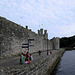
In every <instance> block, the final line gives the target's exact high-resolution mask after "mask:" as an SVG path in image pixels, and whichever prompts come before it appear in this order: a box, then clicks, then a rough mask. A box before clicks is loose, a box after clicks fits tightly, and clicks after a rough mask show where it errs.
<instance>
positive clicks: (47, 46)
mask: <svg viewBox="0 0 75 75" xmlns="http://www.w3.org/2000/svg"><path fill="white" fill-rule="evenodd" d="M47 55H48V39H47Z"/></svg>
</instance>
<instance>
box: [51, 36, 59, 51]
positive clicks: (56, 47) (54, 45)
mask: <svg viewBox="0 0 75 75" xmlns="http://www.w3.org/2000/svg"><path fill="white" fill-rule="evenodd" d="M52 44H53V49H55V50H58V49H59V38H58V37H56V38H55V37H54V38H53V41H52Z"/></svg>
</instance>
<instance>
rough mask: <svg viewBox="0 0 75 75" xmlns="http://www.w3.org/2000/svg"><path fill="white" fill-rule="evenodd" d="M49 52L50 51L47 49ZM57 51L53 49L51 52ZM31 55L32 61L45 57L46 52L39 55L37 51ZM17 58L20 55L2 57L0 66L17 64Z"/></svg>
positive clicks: (18, 58)
mask: <svg viewBox="0 0 75 75" xmlns="http://www.w3.org/2000/svg"><path fill="white" fill-rule="evenodd" d="M49 52H50V51H49ZM56 52H57V51H53V52H52V53H53V54H54V53H56ZM32 56H33V59H34V60H33V62H34V61H36V60H40V59H42V58H45V57H47V52H42V53H41V55H40V56H39V54H38V53H35V54H32ZM19 60H20V57H19V56H18V57H13V58H8V59H2V60H0V68H1V67H11V66H16V65H19Z"/></svg>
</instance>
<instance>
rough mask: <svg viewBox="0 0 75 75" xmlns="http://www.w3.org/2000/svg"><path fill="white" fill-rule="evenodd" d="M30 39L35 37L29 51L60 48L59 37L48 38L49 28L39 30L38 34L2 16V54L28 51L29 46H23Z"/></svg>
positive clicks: (0, 31) (0, 18) (0, 49)
mask: <svg viewBox="0 0 75 75" xmlns="http://www.w3.org/2000/svg"><path fill="white" fill-rule="evenodd" d="M28 39H34V41H31V43H30V45H34V46H30V47H29V53H33V52H38V51H39V50H41V51H44V50H47V43H48V50H50V49H59V38H53V39H51V40H48V42H47V39H48V34H47V30H44V34H43V29H40V30H38V34H36V33H35V32H33V31H31V30H30V29H28V26H26V28H24V27H22V26H20V25H18V24H16V23H13V22H11V21H9V20H7V19H6V18H3V17H0V56H7V55H12V54H16V53H21V52H23V51H28V49H27V48H22V44H25V43H28Z"/></svg>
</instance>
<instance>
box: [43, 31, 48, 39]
mask: <svg viewBox="0 0 75 75" xmlns="http://www.w3.org/2000/svg"><path fill="white" fill-rule="evenodd" d="M44 38H45V39H48V33H47V30H44Z"/></svg>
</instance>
